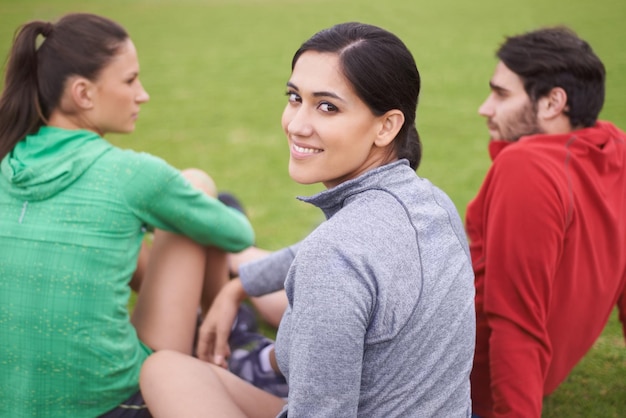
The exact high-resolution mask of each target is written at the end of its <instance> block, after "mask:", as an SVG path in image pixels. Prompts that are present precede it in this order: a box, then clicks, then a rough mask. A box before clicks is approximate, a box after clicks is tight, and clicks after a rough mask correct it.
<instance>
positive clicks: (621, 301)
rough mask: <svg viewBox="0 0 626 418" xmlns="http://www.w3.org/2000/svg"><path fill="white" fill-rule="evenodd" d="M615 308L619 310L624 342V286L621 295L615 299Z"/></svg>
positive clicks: (625, 325)
mask: <svg viewBox="0 0 626 418" xmlns="http://www.w3.org/2000/svg"><path fill="white" fill-rule="evenodd" d="M617 308H618V311H619V320H620V321H621V323H622V331H623V333H624V340H625V342H626V286H624V290H623V291H622V295H621V296H620V297H619V299H618V300H617Z"/></svg>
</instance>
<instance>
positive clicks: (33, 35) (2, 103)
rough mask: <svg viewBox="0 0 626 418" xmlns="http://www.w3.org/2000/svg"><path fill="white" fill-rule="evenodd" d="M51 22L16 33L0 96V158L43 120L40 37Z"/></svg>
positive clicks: (38, 23) (33, 23) (24, 26)
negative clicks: (40, 90) (39, 80)
mask: <svg viewBox="0 0 626 418" xmlns="http://www.w3.org/2000/svg"><path fill="white" fill-rule="evenodd" d="M48 25H50V24H49V23H46V22H41V21H34V22H30V23H27V24H25V25H23V26H22V27H21V28H20V29H19V31H18V32H17V33H16V36H15V39H14V42H13V47H12V49H11V52H10V55H9V60H8V62H7V68H6V75H5V78H4V85H5V88H4V91H3V92H2V96H0V159H2V158H4V156H5V155H6V154H8V153H9V151H11V150H12V149H13V147H14V146H15V144H16V143H17V142H19V140H20V139H22V138H23V137H24V136H26V135H28V134H29V133H33V132H35V131H36V130H37V129H38V128H39V127H40V126H41V125H42V124H43V123H44V120H43V118H42V114H41V104H40V103H39V93H38V91H39V89H38V86H37V37H38V36H39V35H43V34H44V32H48V29H49V26H48ZM48 33H49V32H48Z"/></svg>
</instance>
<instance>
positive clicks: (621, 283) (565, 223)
mask: <svg viewBox="0 0 626 418" xmlns="http://www.w3.org/2000/svg"><path fill="white" fill-rule="evenodd" d="M496 55H497V57H498V59H499V62H498V64H497V65H496V69H495V72H494V74H493V76H492V78H491V81H490V82H489V86H490V89H491V92H490V94H489V96H488V97H487V99H486V100H485V102H484V103H483V104H482V105H481V106H480V108H479V113H480V115H481V116H484V117H485V118H486V119H487V126H488V128H489V134H490V137H491V141H490V143H489V152H490V154H491V158H492V160H493V164H492V166H491V168H490V170H489V172H488V173H487V176H486V178H485V181H484V183H483V185H482V186H481V188H480V190H479V192H478V195H477V196H476V198H475V199H474V200H473V201H471V202H470V204H469V205H468V208H467V219H466V224H467V232H468V236H469V238H470V241H471V243H470V249H471V255H472V262H473V265H474V271H475V274H476V319H477V339H476V354H475V358H474V369H473V371H472V375H471V380H472V398H473V410H474V414H475V415H477V416H480V417H484V418H488V417H524V418H533V417H540V416H541V409H542V398H543V396H544V395H547V394H549V393H551V392H552V391H554V390H555V389H556V387H557V386H558V385H559V384H560V383H561V382H562V381H563V380H564V379H565V378H566V377H567V375H568V374H569V372H570V371H571V370H572V368H573V367H574V366H575V365H576V363H577V362H578V361H579V360H580V359H581V358H582V357H583V356H584V355H585V353H587V351H588V350H589V349H590V348H591V346H592V345H593V343H594V342H595V341H596V339H597V337H598V336H599V335H600V333H601V332H602V330H603V328H604V326H605V325H606V323H607V320H608V318H609V315H610V314H611V311H612V310H613V308H614V307H615V306H616V305H618V306H619V312H620V319H621V321H622V323H623V324H624V323H626V288H625V283H626V216H625V215H626V135H625V134H624V132H622V131H621V130H619V129H617V128H616V127H615V126H614V125H612V124H611V123H609V122H603V121H598V120H597V117H598V114H599V112H600V110H601V108H602V105H603V102H604V84H605V69H604V65H603V64H602V62H601V61H600V59H599V58H598V57H597V56H596V55H595V54H594V52H593V51H592V50H591V48H590V46H589V45H588V44H587V42H585V41H584V40H582V39H580V38H579V37H578V36H577V35H576V34H575V33H573V32H572V31H570V30H569V29H567V28H563V27H559V28H547V29H541V30H536V31H533V32H529V33H525V34H522V35H519V36H513V37H509V38H506V40H505V42H504V43H503V44H502V46H501V47H500V49H499V50H498V51H497V54H496ZM625 335H626V325H625Z"/></svg>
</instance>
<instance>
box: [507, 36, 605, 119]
mask: <svg viewBox="0 0 626 418" xmlns="http://www.w3.org/2000/svg"><path fill="white" fill-rule="evenodd" d="M496 56H497V57H498V58H499V59H500V60H501V61H502V62H503V63H504V65H506V66H507V67H508V68H509V69H510V70H511V71H513V72H514V73H516V74H517V75H518V76H520V78H521V79H522V81H523V83H524V89H525V90H526V93H527V94H528V96H529V97H530V99H531V100H532V101H533V102H536V101H537V100H538V99H540V98H541V97H543V96H545V95H546V94H548V93H549V92H550V91H551V90H552V89H553V88H554V87H561V88H562V89H563V90H565V92H566V93H567V110H566V111H565V114H566V115H567V116H568V117H569V119H570V123H571V125H572V127H589V126H593V125H594V124H595V123H596V120H597V118H598V114H599V113H600V110H602V105H603V104H604V81H605V77H606V71H605V69H604V64H602V61H601V60H600V58H598V56H597V55H596V54H595V53H594V52H593V50H592V49H591V46H589V44H588V43H587V42H585V41H584V40H582V39H580V38H579V37H578V35H576V33H575V32H574V31H572V30H571V29H569V28H567V27H564V26H557V27H552V28H543V29H539V30H535V31H532V32H527V33H524V34H522V35H518V36H511V37H508V38H506V41H505V42H504V43H503V44H502V46H501V47H500V49H499V50H498V52H497V53H496Z"/></svg>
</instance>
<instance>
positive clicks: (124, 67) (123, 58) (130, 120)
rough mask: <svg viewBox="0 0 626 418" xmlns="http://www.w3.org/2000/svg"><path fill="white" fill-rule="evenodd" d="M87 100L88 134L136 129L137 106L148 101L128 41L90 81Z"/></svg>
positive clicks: (135, 57) (135, 52)
mask: <svg viewBox="0 0 626 418" xmlns="http://www.w3.org/2000/svg"><path fill="white" fill-rule="evenodd" d="M90 98H91V100H92V104H93V105H92V107H91V110H90V111H89V112H88V114H87V115H86V117H87V120H88V122H87V124H88V126H89V128H90V129H91V130H93V131H95V132H97V133H99V134H100V135H104V134H105V133H107V132H115V133H128V132H132V131H133V130H134V129H135V122H136V120H137V117H138V115H139V106H140V105H141V104H142V103H145V102H147V101H148V100H149V98H150V97H149V96H148V93H147V92H146V91H145V90H144V88H143V86H142V85H141V82H140V81H139V61H138V59H137V51H136V50H135V45H134V44H133V43H132V41H131V40H130V39H128V40H126V41H125V42H124V44H123V45H122V46H120V49H119V52H118V53H117V54H116V55H115V56H114V57H113V59H112V60H111V61H110V62H109V63H108V64H107V65H106V66H105V67H104V68H103V69H102V71H101V73H100V75H99V76H98V78H97V79H96V80H94V81H93V83H92V85H91V86H90Z"/></svg>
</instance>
